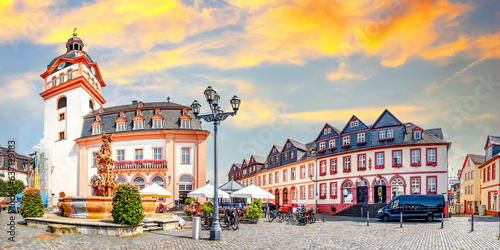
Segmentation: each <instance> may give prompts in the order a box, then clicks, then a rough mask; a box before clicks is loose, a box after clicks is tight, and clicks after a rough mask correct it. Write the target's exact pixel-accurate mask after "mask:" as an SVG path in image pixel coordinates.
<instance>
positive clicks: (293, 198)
mask: <svg viewBox="0 0 500 250" xmlns="http://www.w3.org/2000/svg"><path fill="white" fill-rule="evenodd" d="M296 199H297V189H296V188H292V200H296Z"/></svg>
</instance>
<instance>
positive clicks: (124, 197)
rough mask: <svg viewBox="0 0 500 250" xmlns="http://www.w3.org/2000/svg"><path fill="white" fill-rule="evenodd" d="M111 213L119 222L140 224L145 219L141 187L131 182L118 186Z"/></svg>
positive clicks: (116, 221)
mask: <svg viewBox="0 0 500 250" xmlns="http://www.w3.org/2000/svg"><path fill="white" fill-rule="evenodd" d="M111 214H112V215H113V221H114V222H115V223H117V224H122V225H123V224H128V225H133V226H136V225H139V224H140V223H141V221H142V219H144V208H143V207H142V200H141V196H140V195H139V188H138V187H137V186H135V185H133V184H130V183H128V184H119V185H118V186H116V189H115V196H114V197H113V209H112V210H111Z"/></svg>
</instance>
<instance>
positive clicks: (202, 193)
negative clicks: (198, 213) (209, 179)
mask: <svg viewBox="0 0 500 250" xmlns="http://www.w3.org/2000/svg"><path fill="white" fill-rule="evenodd" d="M217 192H218V196H219V197H218V198H229V194H228V193H226V192H224V191H222V190H220V189H218V191H217ZM187 196H188V197H194V198H214V186H212V185H210V184H207V185H205V186H203V187H201V188H198V189H196V190H194V191H192V192H190V193H188V195H187Z"/></svg>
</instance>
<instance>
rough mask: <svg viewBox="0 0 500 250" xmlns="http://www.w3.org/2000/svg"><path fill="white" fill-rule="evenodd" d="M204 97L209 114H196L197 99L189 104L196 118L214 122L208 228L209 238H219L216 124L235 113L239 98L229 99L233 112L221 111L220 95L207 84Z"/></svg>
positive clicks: (197, 112)
mask: <svg viewBox="0 0 500 250" xmlns="http://www.w3.org/2000/svg"><path fill="white" fill-rule="evenodd" d="M204 95H205V99H206V100H207V102H208V105H209V106H210V110H212V113H211V114H206V115H198V114H200V108H201V105H200V103H198V101H196V100H194V102H193V104H191V108H192V109H193V114H194V115H195V117H196V118H197V119H203V120H205V121H207V122H213V123H214V214H213V221H212V227H211V228H210V240H220V239H221V232H222V230H221V228H220V224H219V201H218V189H219V188H218V186H217V185H218V183H217V126H218V125H219V124H220V122H221V121H224V120H226V118H228V117H229V116H234V115H236V112H238V109H239V108H240V103H241V100H240V99H239V98H238V97H237V96H233V98H232V99H231V101H230V103H231V107H232V108H233V112H223V111H222V110H221V108H220V106H219V100H220V96H219V95H218V94H217V92H215V90H214V89H213V88H212V87H210V86H208V88H207V89H206V90H205V92H204Z"/></svg>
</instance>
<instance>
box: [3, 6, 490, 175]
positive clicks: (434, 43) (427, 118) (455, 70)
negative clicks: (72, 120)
mask: <svg viewBox="0 0 500 250" xmlns="http://www.w3.org/2000/svg"><path fill="white" fill-rule="evenodd" d="M0 24H1V25H0V76H1V77H0V93H2V98H0V107H1V108H0V110H1V111H2V112H0V131H1V133H0V145H2V146H5V145H7V141H8V140H9V139H15V140H16V141H17V146H18V152H19V153H23V154H27V153H29V152H31V151H32V150H33V147H34V146H35V145H37V144H39V143H40V142H42V139H43V99H42V98H41V97H40V96H39V93H40V92H41V91H42V88H43V80H42V78H41V77H40V74H42V73H43V72H44V71H45V70H46V65H47V64H48V63H49V62H50V61H51V60H52V59H53V58H56V57H57V56H59V55H61V54H63V53H65V51H66V49H65V43H66V41H67V39H69V38H70V37H71V36H72V33H73V29H74V28H75V27H77V32H78V36H79V37H80V38H81V39H82V40H83V42H84V43H85V47H84V50H85V51H87V53H88V54H89V55H90V57H91V58H92V59H93V60H94V61H95V62H97V63H98V66H99V68H100V71H101V73H102V75H103V78H104V81H105V83H106V85H107V86H106V87H105V88H103V92H102V94H103V96H104V98H105V99H106V101H107V103H106V104H105V105H104V106H105V107H110V106H115V105H122V104H128V103H131V101H132V100H138V101H143V102H156V101H166V100H167V97H170V98H171V99H170V101H171V102H174V103H179V104H184V105H187V106H189V105H190V104H191V103H192V102H193V100H195V99H196V100H198V101H199V102H200V103H201V105H202V113H204V112H205V113H206V112H208V111H209V110H208V108H207V107H208V104H207V103H206V101H205V100H204V97H203V91H204V90H205V88H206V87H207V86H209V85H210V86H212V87H213V88H214V89H215V90H216V91H217V93H219V95H220V96H221V106H222V107H223V108H225V110H227V111H231V110H230V104H229V100H230V99H231V97H232V96H233V95H237V96H238V97H239V98H240V99H241V101H242V102H241V107H240V110H239V112H238V114H237V115H236V116H235V117H229V118H228V119H227V120H226V121H224V122H222V124H221V126H220V129H219V133H218V135H219V136H218V150H219V151H218V152H219V175H218V176H219V183H223V182H225V181H226V180H227V172H228V170H229V168H230V167H231V165H232V163H241V162H242V161H243V159H244V158H249V157H250V156H251V155H252V154H256V155H263V156H267V155H268V153H269V151H270V150H271V147H272V145H273V144H277V145H283V144H284V143H285V142H286V140H287V138H291V139H294V140H297V141H300V142H303V143H307V142H311V141H313V140H314V139H315V138H316V137H317V135H318V134H319V132H320V130H321V129H322V127H323V126H324V124H325V123H329V124H331V125H333V126H335V127H336V128H338V129H342V128H343V127H344V126H345V124H346V123H347V121H348V120H349V118H350V117H351V116H352V115H356V116H357V117H358V118H359V119H361V120H362V121H363V122H364V123H365V124H372V123H373V122H374V121H375V120H376V118H377V117H378V116H379V115H380V114H381V113H382V112H383V111H384V110H385V109H388V110H389V111H391V112H392V113H393V114H394V115H395V116H396V117H397V118H398V119H399V120H401V121H402V122H412V123H414V124H416V125H418V126H420V127H422V128H424V129H430V128H442V129H443V131H444V136H445V139H446V140H448V141H450V142H452V146H451V148H450V150H449V156H448V158H449V164H450V176H453V175H456V172H457V170H458V169H461V167H462V164H463V161H464V160H465V157H466V154H467V153H474V154H484V144H485V142H486V137H487V135H500V126H499V125H498V124H499V122H500V112H499V106H500V70H499V69H500V3H499V2H498V1H496V0H482V1H453V0H418V1H417V0H380V1H374V0H356V1H351V0H346V1H340V0H337V1H335V0H224V1H222V0H148V1H139V0H138V1H135V0H94V1H73V0H44V1H41V0H18V1H14V0H3V1H0ZM203 128H204V129H206V130H208V131H213V126H212V125H211V124H208V123H204V124H203ZM207 175H208V176H207V177H208V178H209V179H212V180H213V175H214V171H213V137H212V136H210V137H209V138H208V139H207Z"/></svg>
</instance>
